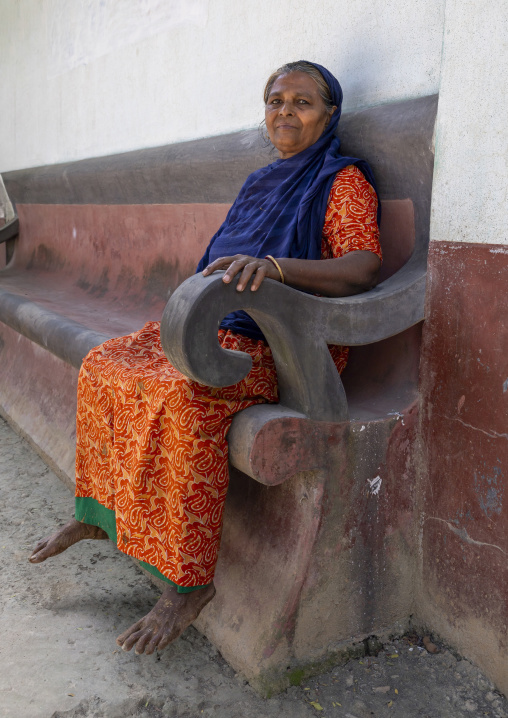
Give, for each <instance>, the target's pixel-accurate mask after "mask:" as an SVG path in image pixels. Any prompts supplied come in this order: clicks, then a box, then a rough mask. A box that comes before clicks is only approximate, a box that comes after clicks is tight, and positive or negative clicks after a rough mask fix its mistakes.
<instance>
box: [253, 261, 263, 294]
mask: <svg viewBox="0 0 508 718" xmlns="http://www.w3.org/2000/svg"><path fill="white" fill-rule="evenodd" d="M265 277H266V267H265V265H264V264H262V265H261V266H259V267H258V268H257V270H256V273H255V274H254V278H253V280H252V284H251V285H250V288H251V291H252V292H255V291H256V290H257V289H259V287H260V286H261V282H262V281H263V279H264V278H265Z"/></svg>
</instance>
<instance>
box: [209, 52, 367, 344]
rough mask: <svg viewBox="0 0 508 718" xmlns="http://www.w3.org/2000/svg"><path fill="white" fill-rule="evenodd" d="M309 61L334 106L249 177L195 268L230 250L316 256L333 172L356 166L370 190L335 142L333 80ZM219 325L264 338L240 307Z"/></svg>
mask: <svg viewBox="0 0 508 718" xmlns="http://www.w3.org/2000/svg"><path fill="white" fill-rule="evenodd" d="M311 64H312V65H314V67H316V68H317V69H318V70H319V71H320V72H321V74H322V75H323V77H324V79H325V81H326V83H327V85H328V87H329V89H330V94H331V98H332V102H333V104H334V105H336V106H337V109H336V110H335V112H334V113H333V115H332V116H331V119H330V122H329V124H328V126H327V127H326V129H325V130H324V132H323V134H322V135H321V137H320V138H319V139H318V140H317V142H315V143H314V144H313V145H311V146H310V147H307V149H305V150H303V151H302V152H299V153H298V154H296V155H293V157H289V158H288V159H284V160H283V159H279V160H276V161H275V162H273V163H272V164H270V165H268V166H267V167H262V168H261V169H259V170H256V172H253V173H252V174H251V175H249V177H248V178H247V180H246V182H245V184H244V185H243V187H242V189H241V190H240V192H239V194H238V197H237V198H236V200H235V201H234V203H233V205H232V207H231V209H230V210H229V212H228V215H227V217H226V219H225V221H224V223H223V224H222V226H221V227H220V229H219V230H218V232H216V234H214V236H213V237H212V239H211V240H210V244H209V245H208V247H207V249H206V252H205V254H204V255H203V257H202V258H201V260H200V262H199V264H198V267H197V270H196V272H200V271H202V270H203V269H204V268H205V267H206V266H208V264H210V263H211V262H213V261H214V260H216V259H219V258H220V257H227V256H231V255H234V254H247V255H249V256H251V257H266V255H267V254H271V255H272V256H274V257H276V258H277V257H296V258H298V259H319V258H320V257H321V234H322V231H323V225H324V221H325V215H326V208H327V204H328V196H329V194H330V190H331V187H332V184H333V181H334V179H335V176H336V174H337V172H340V170H342V169H344V168H345V167H347V166H348V165H356V166H357V167H358V168H359V169H360V170H361V171H362V172H363V174H364V175H365V178H366V179H367V180H368V182H370V184H371V185H372V186H373V187H374V189H376V185H375V182H374V177H373V175H372V170H371V169H370V167H369V165H368V164H367V162H365V161H364V160H360V159H357V158H355V157H344V156H343V155H341V154H340V140H339V138H338V137H336V136H335V131H336V129H337V125H338V123H339V119H340V114H341V105H342V88H341V86H340V84H339V82H338V80H337V79H336V78H335V77H334V76H333V75H332V74H331V73H330V72H328V70H327V69H326V68H325V67H322V66H321V65H318V64H317V63H315V62H313V63H311ZM376 191H377V190H376ZM378 218H379V217H378ZM221 328H223V329H231V330H232V331H234V332H238V333H239V334H245V335H246V336H248V337H251V338H252V339H264V336H263V334H262V332H261V330H260V329H259V327H258V326H257V324H256V323H255V322H254V320H253V319H251V318H250V317H249V316H248V315H247V314H246V313H245V312H243V311H239V312H233V313H232V314H228V315H227V317H225V318H224V319H223V321H222V322H221Z"/></svg>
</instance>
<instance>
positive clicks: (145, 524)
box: [30, 61, 381, 654]
mask: <svg viewBox="0 0 508 718" xmlns="http://www.w3.org/2000/svg"><path fill="white" fill-rule="evenodd" d="M264 99H265V119H266V128H267V131H268V135H269V137H270V140H271V142H272V143H273V145H274V146H275V148H276V149H277V150H278V153H279V159H278V160H277V161H276V162H274V163H273V164H271V165H269V166H268V167H265V168H263V169H261V170H258V171H257V172H254V173H253V174H252V175H251V176H250V177H249V178H248V179H247V181H246V183H245V184H244V186H243V187H242V189H241V191H240V194H239V195H238V197H237V199H236V200H235V203H234V204H233V206H232V207H231V210H230V211H229V213H228V216H227V218H226V221H225V222H224V224H223V225H222V227H221V228H220V229H219V231H218V232H217V233H216V235H215V236H214V237H213V238H212V240H211V242H210V244H209V246H208V248H207V250H206V253H205V255H204V257H203V258H202V260H201V262H200V264H199V266H198V271H202V272H203V274H204V275H209V274H211V273H212V272H214V271H216V270H219V269H220V270H226V271H225V274H224V277H223V280H224V282H226V283H227V282H231V281H233V279H236V280H237V290H238V291H245V290H246V289H248V290H249V291H256V290H257V289H259V287H260V285H261V283H262V282H263V281H264V279H265V278H267V277H268V278H269V279H272V280H275V281H282V282H285V283H287V284H289V285H291V286H293V287H296V288H298V289H301V290H304V291H308V292H314V293H318V294H321V295H326V296H332V297H333V296H346V295H350V294H356V293H358V292H362V291H365V290H367V289H369V288H371V287H372V286H374V284H375V282H376V277H377V273H378V270H379V267H380V261H381V260H380V258H381V252H380V247H379V242H378V226H377V209H378V200H377V195H376V191H375V189H374V185H373V179H372V175H371V172H370V169H369V167H368V165H367V164H366V163H365V162H363V161H361V160H357V159H354V158H350V157H349V158H347V157H342V156H341V155H340V154H339V141H338V139H337V138H336V137H335V129H336V127H337V123H338V121H339V117H340V106H341V102H342V91H341V88H340V85H339V83H338V82H337V80H336V79H335V78H334V77H333V75H331V74H330V73H329V72H328V71H327V70H326V69H325V68H323V67H321V66H320V65H316V64H313V63H308V62H304V61H301V62H297V63H290V64H288V65H284V66H283V67H282V68H279V70H277V71H276V72H275V73H273V74H272V75H271V77H270V78H269V79H268V82H267V85H266V87H265V94H264ZM318 259H319V260H321V261H316V260H318ZM219 341H220V343H221V345H222V346H223V347H224V348H228V349H234V350H239V351H244V352H247V353H248V354H250V355H251V357H252V359H253V367H252V369H251V371H250V372H249V374H248V375H247V376H246V377H245V379H243V380H242V381H241V382H239V383H238V384H235V385H234V386H230V387H225V388H221V389H214V388H210V387H206V386H203V385H200V384H197V383H196V382H193V381H191V380H189V379H187V378H186V377H184V376H183V375H182V374H180V373H179V372H178V371H177V370H176V369H174V367H172V366H171V364H170V363H169V362H168V361H167V359H166V357H165V355H164V353H163V351H162V348H161V345H160V338H159V324H158V323H155V322H150V323H149V324H147V325H145V327H143V329H142V330H141V331H139V332H135V333H134V334H131V335H129V336H127V337H121V338H119V339H113V340H110V341H108V342H106V343H105V344H103V345H101V346H99V347H97V348H95V349H93V350H92V351H91V352H90V353H89V354H88V356H87V357H86V358H85V360H84V362H83V366H82V369H81V372H80V377H79V383H78V415H77V461H76V519H73V520H71V521H70V522H69V523H67V524H66V525H65V526H64V527H63V528H61V529H60V530H59V531H57V532H56V533H55V534H53V535H52V536H50V537H49V538H47V539H44V540H42V541H40V542H39V543H38V545H37V546H36V548H35V550H34V552H33V554H32V556H31V557H30V561H31V562H32V563H40V562H42V561H44V560H45V559H46V558H48V557H50V556H54V555H56V554H58V553H61V552H62V551H64V550H65V549H66V548H68V547H69V546H70V545H72V544H73V543H76V542H77V541H80V540H82V539H85V538H94V539H105V538H108V537H109V538H111V539H112V540H114V541H116V542H117V545H118V547H119V548H120V549H121V550H122V551H123V552H124V553H126V554H128V555H130V556H134V557H136V558H138V559H139V560H140V561H141V562H142V563H143V564H144V565H145V566H146V568H148V570H149V571H151V572H152V573H153V574H155V575H157V576H159V577H160V578H162V579H163V580H165V581H166V582H167V584H168V585H167V588H166V589H165V590H164V592H163V594H162V596H161V598H160V600H159V601H158V603H157V604H156V605H155V607H154V608H153V609H152V611H150V613H149V614H148V615H147V616H145V617H144V618H142V619H141V620H140V621H138V622H137V623H136V624H134V625H133V626H131V628H129V629H128V630H127V631H125V633H123V634H122V635H121V636H119V638H118V639H117V643H118V644H119V645H120V646H122V648H123V649H124V650H127V651H128V650H130V649H131V648H132V647H133V646H135V648H136V653H147V654H151V653H153V652H154V650H156V649H157V650H162V649H163V648H164V647H165V646H167V645H168V643H170V642H171V641H172V640H174V639H175V638H176V637H177V636H179V635H180V634H181V633H182V631H183V630H185V628H186V627H187V626H188V625H189V624H190V623H191V622H192V621H193V620H194V619H195V618H196V617H197V616H198V614H199V613H200V611H201V610H202V608H203V607H204V606H205V605H206V604H207V603H208V602H209V601H210V600H211V599H212V598H213V596H214V594H215V588H214V585H213V575H214V570H215V564H216V560H217V552H218V548H219V541H220V532H221V525H222V514H223V507H224V501H225V497H226V490H227V484H228V467H227V456H228V453H227V439H226V435H227V431H228V429H229V426H230V424H231V420H232V417H233V415H234V414H235V413H236V412H237V411H241V410H242V409H245V408H247V407H249V406H252V405H253V404H256V403H260V402H276V401H277V377H276V372H275V367H274V363H273V359H272V356H271V353H270V349H269V347H268V346H267V344H266V342H265V341H264V338H263V335H262V334H261V332H260V330H259V328H258V327H257V325H256V324H255V323H254V322H253V321H252V320H251V319H250V318H249V317H248V316H247V315H246V314H245V313H243V312H234V313H233V314H230V315H229V316H228V317H226V318H225V320H224V321H223V322H222V324H221V328H220V330H219ZM330 351H331V353H332V356H333V358H334V361H335V364H336V366H337V370H338V371H339V372H340V371H342V370H343V368H344V366H345V364H346V360H347V348H344V347H337V346H335V347H331V348H330Z"/></svg>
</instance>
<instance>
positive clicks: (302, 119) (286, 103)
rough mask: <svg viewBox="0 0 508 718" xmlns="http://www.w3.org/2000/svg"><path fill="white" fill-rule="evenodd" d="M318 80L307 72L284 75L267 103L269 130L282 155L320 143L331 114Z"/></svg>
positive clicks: (273, 89) (289, 155)
mask: <svg viewBox="0 0 508 718" xmlns="http://www.w3.org/2000/svg"><path fill="white" fill-rule="evenodd" d="M336 109H337V108H336V107H335V106H334V107H333V110H332V111H331V112H328V110H327V109H326V106H325V103H324V102H323V100H322V98H321V95H320V94H319V89H318V86H317V84H316V83H315V81H314V80H313V79H312V77H310V75H307V73H305V72H291V73H290V74H289V75H281V76H280V77H278V78H277V79H276V80H275V82H274V83H273V85H272V89H271V90H270V94H269V96H268V102H267V103H266V105H265V121H266V129H267V130H268V135H269V137H270V140H271V142H272V144H273V145H274V146H275V147H276V148H277V150H278V151H279V157H281V158H282V159H287V158H288V157H292V156H293V155H296V154H298V152H302V150H305V149H306V148H307V147H310V145H313V144H314V142H316V141H317V140H318V139H319V137H320V136H321V134H322V133H323V130H324V129H325V127H326V125H327V124H328V122H329V121H330V117H331V115H332V114H333V112H335V110H336Z"/></svg>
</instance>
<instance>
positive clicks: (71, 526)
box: [28, 519, 109, 563]
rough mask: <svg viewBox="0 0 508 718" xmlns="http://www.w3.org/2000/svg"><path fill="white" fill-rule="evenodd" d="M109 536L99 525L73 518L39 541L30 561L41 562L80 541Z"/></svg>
mask: <svg viewBox="0 0 508 718" xmlns="http://www.w3.org/2000/svg"><path fill="white" fill-rule="evenodd" d="M107 538H109V537H108V535H107V533H106V532H105V531H103V530H102V529H100V528H99V527H98V526H91V525H90V524H84V523H81V521H76V519H71V520H70V521H69V522H67V523H66V524H65V526H62V528H61V529H58V531H56V532H55V533H54V534H52V535H51V536H48V538H45V539H42V540H41V541H39V543H38V544H37V546H36V547H35V548H34V550H33V552H32V555H31V556H30V558H29V559H28V560H29V561H30V563H41V562H42V561H45V560H46V559H47V558H49V557H50V556H57V555H58V554H59V553H62V551H65V549H67V548H69V546H72V544H75V543H77V542H78V541H83V540H84V539H101V540H102V539H107Z"/></svg>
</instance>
